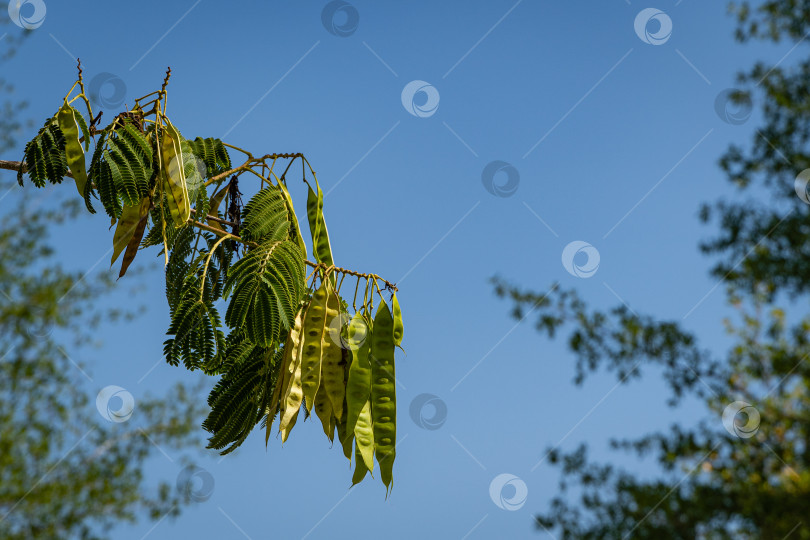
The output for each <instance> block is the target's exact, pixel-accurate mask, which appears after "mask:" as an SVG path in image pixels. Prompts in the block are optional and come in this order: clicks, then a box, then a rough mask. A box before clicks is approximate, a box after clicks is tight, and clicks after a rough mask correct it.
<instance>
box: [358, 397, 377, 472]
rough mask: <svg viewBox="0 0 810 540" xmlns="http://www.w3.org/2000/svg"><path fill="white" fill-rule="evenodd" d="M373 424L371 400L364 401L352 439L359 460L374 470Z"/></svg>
mask: <svg viewBox="0 0 810 540" xmlns="http://www.w3.org/2000/svg"><path fill="white" fill-rule="evenodd" d="M374 431H375V430H374V425H373V423H372V420H371V401H366V403H365V404H364V405H363V408H362V409H360V414H359V416H358V417H357V423H356V424H355V426H354V440H355V443H356V445H357V452H358V453H359V454H360V455H361V456H362V459H361V461H364V462H365V466H366V468H367V469H368V470H369V471H373V470H374Z"/></svg>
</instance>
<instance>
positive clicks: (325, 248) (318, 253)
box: [307, 180, 335, 283]
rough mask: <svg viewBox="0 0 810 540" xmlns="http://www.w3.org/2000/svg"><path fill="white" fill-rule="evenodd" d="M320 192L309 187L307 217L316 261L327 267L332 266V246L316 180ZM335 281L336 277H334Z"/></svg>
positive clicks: (321, 196) (321, 193)
mask: <svg viewBox="0 0 810 540" xmlns="http://www.w3.org/2000/svg"><path fill="white" fill-rule="evenodd" d="M315 187H316V188H317V189H318V192H317V193H315V192H314V191H312V187H310V188H309V192H308V194H307V219H308V220H309V230H310V232H311V233H312V254H313V256H314V257H315V262H319V263H323V264H325V265H326V266H327V267H328V266H332V265H333V264H335V263H334V261H333V260H332V247H331V245H330V243H329V231H327V229H326V221H325V220H324V217H323V192H322V191H321V186H320V185H318V181H317V180H316V181H315ZM332 282H333V283H334V277H332Z"/></svg>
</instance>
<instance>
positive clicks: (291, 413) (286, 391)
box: [278, 303, 312, 443]
mask: <svg viewBox="0 0 810 540" xmlns="http://www.w3.org/2000/svg"><path fill="white" fill-rule="evenodd" d="M311 309H312V304H311V303H310V304H308V305H306V306H304V307H302V308H301V310H299V312H298V314H297V315H296V317H295V325H294V326H293V329H292V330H291V331H290V337H289V341H290V342H291V343H292V345H294V346H293V347H291V348H290V349H289V353H287V352H286V351H285V355H286V354H289V355H290V358H289V361H288V362H287V366H286V367H287V369H286V370H285V371H283V372H282V373H283V374H284V377H285V381H284V387H283V388H282V389H281V395H282V396H283V397H282V400H281V404H280V407H281V408H280V411H279V417H280V418H281V419H280V420H279V426H278V429H279V432H281V442H282V443H283V442H286V441H287V437H288V436H289V434H290V430H292V428H293V426H294V425H295V419H296V418H297V417H298V411H299V409H300V408H301V400H302V399H303V397H304V391H303V388H302V383H301V369H302V360H303V356H304V354H303V347H304V333H305V331H306V330H305V329H306V322H305V321H306V319H307V314H308V313H309V311H310V310H311Z"/></svg>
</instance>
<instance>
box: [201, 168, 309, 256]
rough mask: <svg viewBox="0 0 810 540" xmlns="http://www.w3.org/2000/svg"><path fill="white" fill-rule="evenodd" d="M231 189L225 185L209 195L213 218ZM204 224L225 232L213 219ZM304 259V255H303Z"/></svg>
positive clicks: (221, 225)
mask: <svg viewBox="0 0 810 540" xmlns="http://www.w3.org/2000/svg"><path fill="white" fill-rule="evenodd" d="M230 187H231V185H230V184H225V187H223V188H222V189H220V190H219V191H217V192H216V193H214V194H213V195H211V199H210V200H209V201H208V213H210V214H211V215H213V216H216V215H218V214H219V205H220V204H222V201H223V199H225V195H227V194H228V189H229V188H230ZM206 222H207V223H208V226H209V227H213V228H215V229H219V230H220V231H222V232H227V231H226V230H225V225H223V224H222V223H220V222H218V221H214V220H213V219H207V218H206ZM304 258H306V254H305V255H304Z"/></svg>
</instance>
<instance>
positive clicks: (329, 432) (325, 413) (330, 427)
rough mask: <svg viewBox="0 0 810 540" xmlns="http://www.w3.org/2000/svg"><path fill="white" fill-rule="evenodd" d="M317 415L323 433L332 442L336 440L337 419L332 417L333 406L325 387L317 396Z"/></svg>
mask: <svg viewBox="0 0 810 540" xmlns="http://www.w3.org/2000/svg"><path fill="white" fill-rule="evenodd" d="M314 407H315V414H316V415H317V416H318V418H320V420H321V424H322V425H323V432H324V433H326V437H327V438H328V439H329V441H330V442H334V440H335V418H334V416H333V415H332V404H331V403H330V401H329V397H328V396H327V395H326V392H325V391H324V389H323V387H321V388H320V389H319V390H318V393H317V394H315V405H314Z"/></svg>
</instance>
